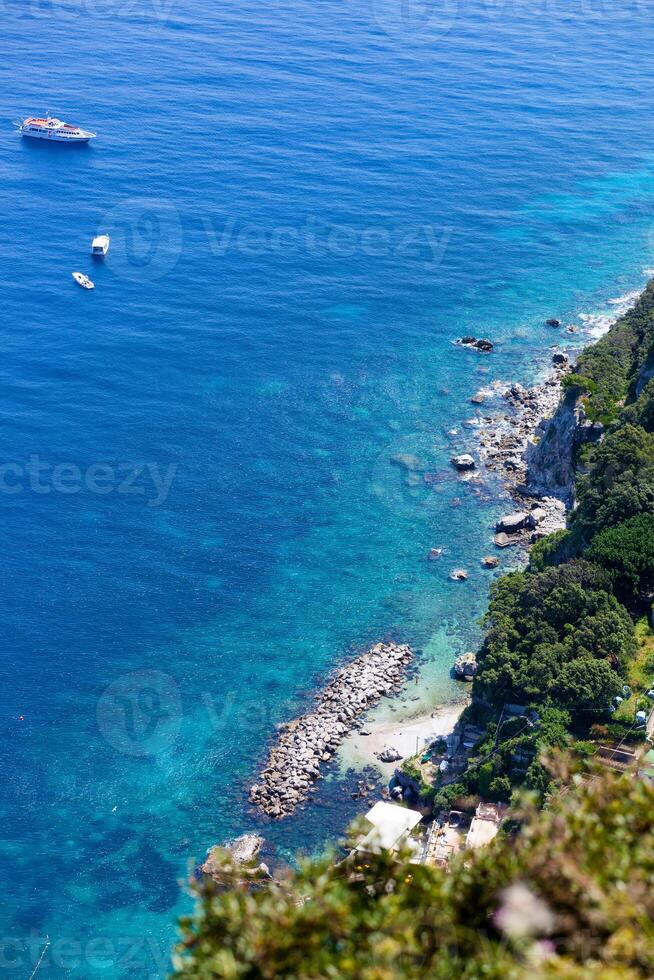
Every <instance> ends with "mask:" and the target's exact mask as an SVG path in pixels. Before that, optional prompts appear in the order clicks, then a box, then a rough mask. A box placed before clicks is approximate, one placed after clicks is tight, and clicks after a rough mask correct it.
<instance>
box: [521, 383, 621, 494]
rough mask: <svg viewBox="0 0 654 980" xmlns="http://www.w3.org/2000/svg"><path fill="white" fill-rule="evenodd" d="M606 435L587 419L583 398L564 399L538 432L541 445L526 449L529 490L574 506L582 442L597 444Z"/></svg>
mask: <svg viewBox="0 0 654 980" xmlns="http://www.w3.org/2000/svg"><path fill="white" fill-rule="evenodd" d="M603 432H604V428H603V426H602V425H601V424H600V423H593V422H591V421H590V420H589V419H588V418H586V413H585V412H584V409H583V406H582V404H581V400H580V399H574V398H571V397H570V396H569V395H568V396H566V397H563V398H562V399H561V401H560V402H559V405H558V408H557V409H556V411H555V413H554V415H553V416H552V417H551V418H550V419H547V420H545V421H544V422H542V423H541V424H540V426H539V427H538V429H537V430H536V437H537V438H538V442H537V443H536V444H532V445H530V446H529V448H528V449H527V453H526V462H527V480H526V483H527V486H528V487H529V488H530V490H532V491H534V492H537V493H538V494H540V495H550V496H553V497H558V498H559V499H560V500H563V501H564V502H565V504H566V506H568V507H572V506H574V482H575V460H576V458H577V452H578V450H579V447H580V446H581V445H582V444H583V443H585V442H596V441H598V440H599V439H600V438H601V437H602V434H603Z"/></svg>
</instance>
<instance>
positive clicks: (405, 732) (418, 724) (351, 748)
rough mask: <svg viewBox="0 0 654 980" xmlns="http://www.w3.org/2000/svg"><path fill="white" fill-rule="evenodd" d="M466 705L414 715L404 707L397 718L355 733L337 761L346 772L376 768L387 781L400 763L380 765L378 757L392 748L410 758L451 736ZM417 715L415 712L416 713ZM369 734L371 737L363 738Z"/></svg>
mask: <svg viewBox="0 0 654 980" xmlns="http://www.w3.org/2000/svg"><path fill="white" fill-rule="evenodd" d="M467 703H468V702H467V701H456V702H452V703H449V704H444V705H440V706H436V707H434V708H432V709H431V711H425V710H424V708H422V707H421V708H420V713H418V714H416V713H414V714H412V713H411V707H410V705H406V704H405V705H403V706H402V708H403V710H401V709H400V710H398V717H396V718H392V719H389V718H380V719H377V720H372V721H369V722H368V723H367V724H365V725H364V727H363V729H362V730H361V731H354V732H352V733H351V734H350V735H349V736H348V738H347V739H345V741H344V742H343V744H342V745H341V747H340V748H339V750H338V760H339V763H340V765H341V768H342V769H343V770H347V769H350V768H352V769H362V768H364V767H365V766H374V767H375V768H376V769H378V770H379V772H380V773H381V774H382V775H383V776H384V777H385V778H386V779H388V778H390V776H391V774H392V772H393V770H394V769H395V767H396V766H397V765H398V764H399V763H398V762H380V760H379V759H378V758H377V753H379V752H381V751H382V750H383V749H384V748H386V747H392V748H394V749H397V751H398V752H399V753H400V754H401V755H402V758H408V757H410V756H412V755H415V753H416V752H417V751H419V750H420V749H422V748H423V747H424V746H425V745H428V744H429V743H430V742H432V741H433V740H434V739H435V738H437V737H438V736H439V735H448V734H449V733H450V732H451V731H452V729H453V728H454V726H455V725H456V723H457V721H458V719H459V717H460V715H461V712H462V711H463V709H464V708H465V706H466V704H467ZM414 711H415V709H414ZM363 732H368V733H369V734H365V735H364V734H363Z"/></svg>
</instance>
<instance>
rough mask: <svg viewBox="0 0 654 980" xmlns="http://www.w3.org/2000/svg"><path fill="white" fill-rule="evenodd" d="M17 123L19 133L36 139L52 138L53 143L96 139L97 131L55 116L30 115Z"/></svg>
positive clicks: (86, 141) (85, 141)
mask: <svg viewBox="0 0 654 980" xmlns="http://www.w3.org/2000/svg"><path fill="white" fill-rule="evenodd" d="M17 125H18V131H19V133H21V134H22V135H23V136H29V137H30V138H31V139H36V140H50V142H52V143H88V141H89V140H92V139H95V133H90V132H89V131H88V130H87V129H81V128H80V127H79V126H72V125H71V124H70V123H65V122H62V121H61V119H55V117H54V116H46V117H45V118H37V117H36V116H28V118H27V119H23V121H22V123H18V124H17Z"/></svg>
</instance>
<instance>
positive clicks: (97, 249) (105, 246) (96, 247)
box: [91, 235, 111, 258]
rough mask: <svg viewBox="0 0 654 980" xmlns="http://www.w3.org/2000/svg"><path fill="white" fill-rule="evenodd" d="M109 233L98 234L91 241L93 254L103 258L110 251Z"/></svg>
mask: <svg viewBox="0 0 654 980" xmlns="http://www.w3.org/2000/svg"><path fill="white" fill-rule="evenodd" d="M110 241H111V239H110V238H109V235H96V236H95V238H94V239H93V241H92V242H91V255H94V256H96V257H97V258H103V257H104V256H105V255H106V254H107V252H108V251H109V242H110Z"/></svg>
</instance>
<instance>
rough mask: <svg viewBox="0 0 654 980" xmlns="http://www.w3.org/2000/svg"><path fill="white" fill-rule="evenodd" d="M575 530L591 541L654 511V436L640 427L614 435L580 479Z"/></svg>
mask: <svg viewBox="0 0 654 980" xmlns="http://www.w3.org/2000/svg"><path fill="white" fill-rule="evenodd" d="M577 491H578V501H579V504H578V507H577V509H576V511H574V512H573V515H572V525H573V528H575V529H577V530H578V531H579V532H580V533H581V534H582V535H583V536H584V537H585V539H586V540H587V541H590V540H591V539H592V538H593V537H594V535H595V534H597V533H598V532H599V531H602V530H604V528H607V527H612V526H614V525H615V524H619V523H621V522H622V521H625V520H627V519H628V518H630V517H634V516H635V515H637V514H640V513H642V512H643V511H647V512H650V513H651V512H653V511H654V435H652V434H650V433H649V432H646V431H645V430H644V429H642V428H640V426H637V425H631V424H627V425H623V426H622V427H621V428H619V429H618V430H617V431H615V432H610V433H609V434H608V435H607V437H606V439H605V440H604V442H603V443H602V444H601V446H599V448H598V449H597V450H596V451H595V453H594V454H593V460H592V467H591V471H590V473H589V475H588V476H587V477H585V478H583V479H580V480H578V483H577Z"/></svg>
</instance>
